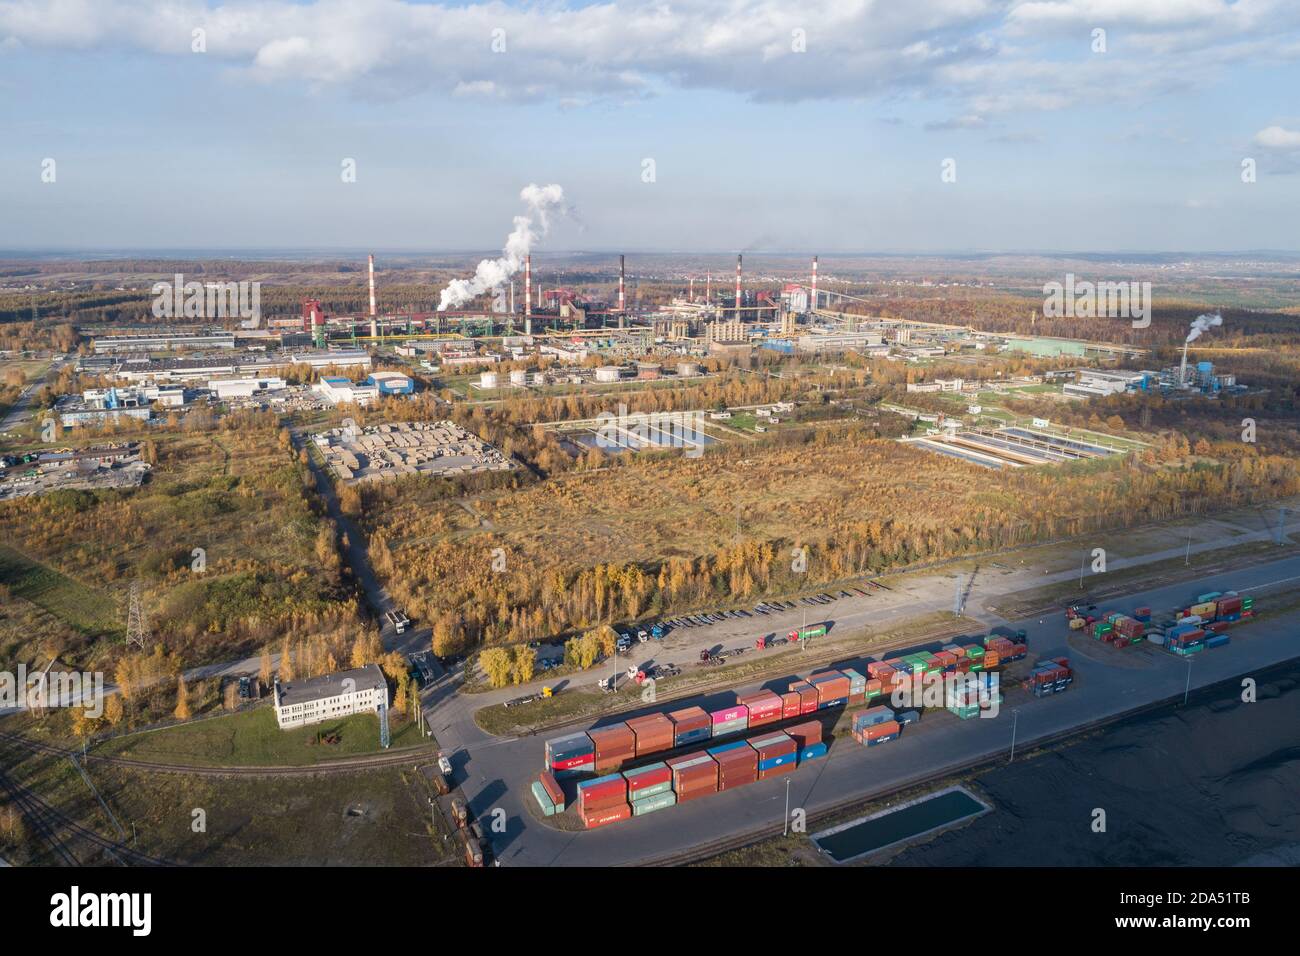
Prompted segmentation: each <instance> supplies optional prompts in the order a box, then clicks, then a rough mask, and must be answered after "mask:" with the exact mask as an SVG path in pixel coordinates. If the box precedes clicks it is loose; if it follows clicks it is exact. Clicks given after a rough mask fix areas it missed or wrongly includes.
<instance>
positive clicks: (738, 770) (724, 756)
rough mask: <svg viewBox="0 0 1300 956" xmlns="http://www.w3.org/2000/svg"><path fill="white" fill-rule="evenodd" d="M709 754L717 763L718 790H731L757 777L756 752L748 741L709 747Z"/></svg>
mask: <svg viewBox="0 0 1300 956" xmlns="http://www.w3.org/2000/svg"><path fill="white" fill-rule="evenodd" d="M709 756H710V757H712V758H713V760H714V762H715V763H716V764H717V765H718V790H719V791H723V790H731V789H734V788H736V787H743V786H744V785H745V784H747V783H753V782H754V781H755V780H757V779H758V752H757V751H756V750H754V748H753V747H751V746H750V745H749V742H748V741H745V740H737V741H736V742H735V743H730V744H722V745H721V746H719V747H710V748H709Z"/></svg>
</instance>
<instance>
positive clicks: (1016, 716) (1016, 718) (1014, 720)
mask: <svg viewBox="0 0 1300 956" xmlns="http://www.w3.org/2000/svg"><path fill="white" fill-rule="evenodd" d="M1019 722H1020V711H1019V710H1013V711H1012V712H1011V759H1010V760H1008V761H1007V763H1011V761H1012V760H1015V759H1016V725H1017V724H1018V723H1019Z"/></svg>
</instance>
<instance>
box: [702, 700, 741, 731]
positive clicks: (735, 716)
mask: <svg viewBox="0 0 1300 956" xmlns="http://www.w3.org/2000/svg"><path fill="white" fill-rule="evenodd" d="M748 718H749V708H747V707H745V705H743V704H736V705H735V706H734V707H724V708H723V709H722V710H715V711H713V713H711V714H709V719H710V720H712V721H713V724H714V726H717V725H718V724H729V723H732V722H734V721H737V720H748Z"/></svg>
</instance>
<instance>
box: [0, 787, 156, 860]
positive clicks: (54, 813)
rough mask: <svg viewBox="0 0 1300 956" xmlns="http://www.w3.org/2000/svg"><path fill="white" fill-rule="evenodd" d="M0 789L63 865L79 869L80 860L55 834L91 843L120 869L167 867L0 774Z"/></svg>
mask: <svg viewBox="0 0 1300 956" xmlns="http://www.w3.org/2000/svg"><path fill="white" fill-rule="evenodd" d="M0 790H3V791H4V793H5V795H6V796H7V797H8V798H9V799H10V800H11V801H12V802H13V803H14V804H15V805H17V807H18V809H19V810H21V811H22V814H23V816H24V817H25V818H26V819H27V821H28V822H29V823H30V824H31V825H32V826H33V828H35V830H36V832H37V833H38V834H39V835H40V837H41V838H42V839H43V840H44V841H45V842H46V843H47V844H49V846H50V849H51V850H52V851H53V852H54V855H55V856H57V857H58V858H59V859H60V860H61V861H62V862H63V863H64V865H66V866H80V865H81V861H80V860H78V859H77V858H76V857H75V856H73V854H72V852H71V851H70V850H69V849H68V847H67V845H66V844H65V843H64V841H63V839H62V838H61V837H60V835H59V831H63V832H64V833H65V834H67V835H68V836H70V837H72V838H74V839H77V840H83V841H85V842H87V843H90V844H93V845H94V846H97V847H99V848H100V849H102V850H104V851H105V852H107V853H108V855H109V856H110V857H112V858H113V860H114V861H115V862H116V863H118V864H119V865H121V866H171V865H172V864H171V863H169V862H168V861H167V860H163V859H160V858H158V857H154V856H150V855H148V854H147V853H140V852H139V851H137V850H133V849H131V848H130V847H128V846H126V845H124V844H122V843H120V842H118V841H117V840H112V839H110V838H108V837H106V836H104V835H103V834H101V833H98V832H96V831H95V830H92V829H90V828H89V827H87V826H84V825H82V824H80V823H78V822H77V821H75V820H73V819H72V818H71V817H69V816H68V815H67V814H65V813H63V812H62V811H60V810H56V809H55V808H54V807H52V806H50V805H49V804H48V803H46V802H45V801H44V800H43V799H41V797H39V796H38V795H37V794H36V793H35V792H34V791H33V790H31V789H30V788H28V787H25V786H23V785H22V784H20V783H18V782H17V781H15V780H14V779H13V778H12V777H10V776H9V775H8V774H6V773H4V772H3V771H0Z"/></svg>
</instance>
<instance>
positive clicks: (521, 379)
mask: <svg viewBox="0 0 1300 956" xmlns="http://www.w3.org/2000/svg"><path fill="white" fill-rule="evenodd" d="M510 384H511V385H527V384H528V373H527V372H526V371H524V370H523V369H516V370H515V371H513V372H511V373H510Z"/></svg>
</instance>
